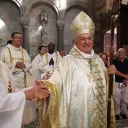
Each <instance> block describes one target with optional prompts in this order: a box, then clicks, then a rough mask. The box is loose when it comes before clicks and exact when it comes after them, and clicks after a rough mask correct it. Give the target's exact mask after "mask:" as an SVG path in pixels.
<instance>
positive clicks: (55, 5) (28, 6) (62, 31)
mask: <svg viewBox="0 0 128 128" xmlns="http://www.w3.org/2000/svg"><path fill="white" fill-rule="evenodd" d="M2 1H3V2H0V9H1V7H4V6H5V5H6V7H5V8H4V9H5V10H4V13H2V14H1V11H0V18H1V16H2V15H4V16H6V15H9V13H8V14H6V12H7V10H8V9H9V12H11V11H12V12H13V11H14V15H13V16H12V15H10V16H7V17H8V18H9V24H10V23H11V24H13V25H14V24H15V26H10V28H12V29H11V31H8V30H9V29H8V30H6V33H7V32H8V35H7V34H6V35H5V34H4V36H5V37H6V39H7V40H8V39H9V35H10V33H11V32H12V31H22V29H23V34H24V40H23V46H24V48H25V49H27V51H28V52H29V53H30V56H31V57H32V58H33V57H34V56H35V55H36V54H37V48H38V46H39V44H40V42H41V35H40V31H39V26H40V23H39V13H40V12H41V10H42V8H44V9H45V11H46V12H47V13H48V23H47V24H46V29H47V31H48V43H49V42H51V41H52V42H54V43H55V44H56V46H57V49H61V48H64V50H65V51H66V53H69V51H70V49H71V47H72V39H73V37H72V34H71V32H70V30H69V26H70V24H71V22H72V20H73V19H74V17H75V16H76V15H77V14H78V13H79V12H80V11H84V12H86V13H87V14H88V15H89V16H90V17H91V18H92V19H93V20H94V21H95V0H12V1H11V0H2ZM3 4H4V6H3ZM9 5H11V6H13V7H9ZM7 8H8V9H7ZM11 14H13V13H11ZM19 19H20V21H19ZM12 22H15V23H12ZM20 22H21V25H20ZM16 26H18V27H16ZM21 26H22V29H21ZM0 31H2V32H3V30H2V29H0ZM0 36H1V34H0ZM0 38H3V37H2V36H1V37H0ZM3 40H4V43H3V45H5V42H6V41H7V40H5V39H3ZM97 47H98V46H97ZM96 49H98V48H96Z"/></svg>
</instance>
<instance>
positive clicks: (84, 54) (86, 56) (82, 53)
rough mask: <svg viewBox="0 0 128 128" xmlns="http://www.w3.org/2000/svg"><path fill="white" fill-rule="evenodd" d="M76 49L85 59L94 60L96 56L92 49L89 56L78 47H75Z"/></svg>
mask: <svg viewBox="0 0 128 128" xmlns="http://www.w3.org/2000/svg"><path fill="white" fill-rule="evenodd" d="M74 48H75V49H76V50H77V51H78V52H79V53H80V54H81V55H82V56H83V57H84V58H93V56H94V50H93V49H92V50H91V52H90V53H89V54H86V53H84V52H82V51H80V50H79V49H78V48H77V46H76V45H74Z"/></svg>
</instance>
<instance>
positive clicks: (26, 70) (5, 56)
mask: <svg viewBox="0 0 128 128" xmlns="http://www.w3.org/2000/svg"><path fill="white" fill-rule="evenodd" d="M22 39H23V35H22V33H20V32H14V33H12V34H11V40H12V43H11V44H8V45H7V46H6V47H4V48H3V49H2V51H1V54H0V60H1V61H2V62H4V63H5V64H7V66H8V67H9V68H10V70H11V73H12V75H13V78H14V85H15V86H16V90H17V91H20V90H23V89H24V88H26V87H30V86H32V85H31V82H32V81H31V78H32V65H31V59H30V57H29V54H28V53H27V51H26V50H25V49H23V48H22V47H21V44H22ZM29 113H31V114H29ZM28 116H29V118H28ZM35 118H36V104H35V103H34V102H33V101H27V102H26V106H25V109H24V115H23V124H28V123H30V122H32V121H33V120H34V119H35Z"/></svg>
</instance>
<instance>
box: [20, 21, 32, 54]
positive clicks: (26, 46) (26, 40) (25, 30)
mask: <svg viewBox="0 0 128 128" xmlns="http://www.w3.org/2000/svg"><path fill="white" fill-rule="evenodd" d="M29 21H30V20H29V19H28V18H20V22H21V25H22V28H23V48H24V49H25V50H27V52H28V53H30V44H29V34H28V27H29Z"/></svg>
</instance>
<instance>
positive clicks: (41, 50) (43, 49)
mask: <svg viewBox="0 0 128 128" xmlns="http://www.w3.org/2000/svg"><path fill="white" fill-rule="evenodd" d="M38 52H39V54H38V55H37V56H36V57H35V58H34V59H33V61H32V78H33V79H32V80H33V81H35V80H40V79H41V72H40V71H39V69H38V65H39V63H40V62H41V61H42V56H43V55H44V54H46V53H47V46H45V45H43V44H42V45H40V46H39V48H38Z"/></svg>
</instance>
